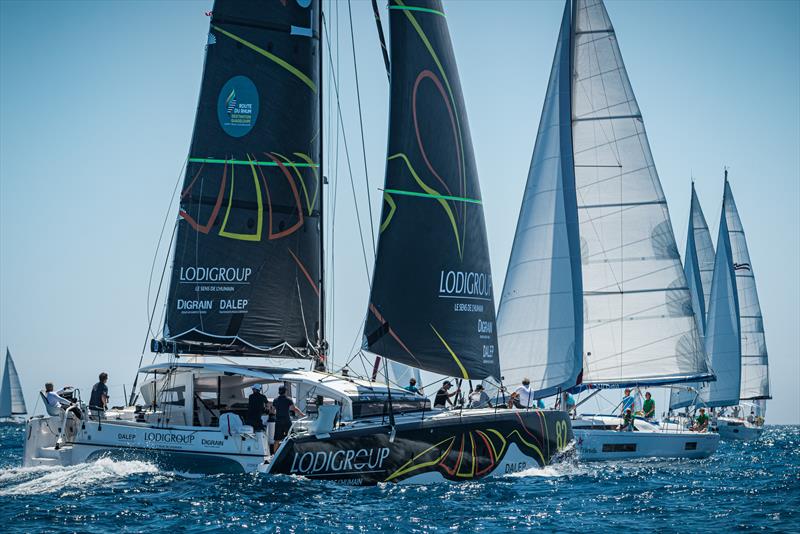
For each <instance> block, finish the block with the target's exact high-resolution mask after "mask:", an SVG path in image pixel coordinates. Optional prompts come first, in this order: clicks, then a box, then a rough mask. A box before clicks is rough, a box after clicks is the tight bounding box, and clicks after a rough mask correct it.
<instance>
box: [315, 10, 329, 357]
mask: <svg viewBox="0 0 800 534" xmlns="http://www.w3.org/2000/svg"><path fill="white" fill-rule="evenodd" d="M322 3H323V2H322V0H320V2H319V14H318V17H317V27H318V37H317V65H318V66H317V69H318V72H319V91H317V95H318V96H319V103H318V106H319V155H320V158H319V176H318V179H319V185H318V186H317V187H318V190H319V318H318V321H319V333H318V339H317V352H318V356H317V357H318V365H320V364H321V366H322V369H323V370H325V369H326V368H327V366H328V342H327V340H326V339H325V213H324V212H323V209H322V208H323V202H324V200H325V145H324V138H323V134H324V131H325V128H323V125H324V116H325V114H324V109H323V97H322V95H323V90H322V89H323V88H322V80H323V78H324V76H323V75H322V73H323V70H322V66H323V64H324V63H323V61H322V56H323V53H324V52H323V49H324V47H323V46H322V43H323V40H324V36H323V35H322V33H323V31H324V27H323V14H322Z"/></svg>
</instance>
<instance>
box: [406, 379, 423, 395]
mask: <svg viewBox="0 0 800 534" xmlns="http://www.w3.org/2000/svg"><path fill="white" fill-rule="evenodd" d="M403 389H405V390H406V391H410V392H411V393H416V394H417V395H420V394H421V393H420V390H419V388H418V387H417V379H416V378H414V377H413V376H412V377H411V378H409V379H408V385H407V386H406V387H404V388H403Z"/></svg>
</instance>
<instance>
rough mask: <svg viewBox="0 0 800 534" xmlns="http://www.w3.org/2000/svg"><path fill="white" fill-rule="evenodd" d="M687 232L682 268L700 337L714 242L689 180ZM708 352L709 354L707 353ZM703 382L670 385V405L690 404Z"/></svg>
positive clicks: (708, 294)
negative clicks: (690, 196)
mask: <svg viewBox="0 0 800 534" xmlns="http://www.w3.org/2000/svg"><path fill="white" fill-rule="evenodd" d="M687 234H688V235H687V236H686V255H685V256H684V259H683V272H684V274H685V275H686V282H687V283H688V285H689V293H690V294H691V296H692V310H693V311H694V319H695V323H696V324H697V330H698V332H699V334H700V338H701V339H702V338H704V337H705V335H706V315H707V312H708V306H709V298H710V295H711V281H712V279H713V277H714V244H713V243H712V241H711V233H710V232H709V231H708V224H707V223H706V218H705V215H703V209H702V208H701V207H700V200H699V199H698V198H697V192H696V191H695V189H694V182H692V198H691V203H690V205H689V230H688V232H687ZM706 356H708V354H706ZM701 386H702V384H700V383H698V382H693V383H691V384H686V387H684V388H680V389H678V388H673V389H672V390H671V392H670V398H669V408H670V410H677V409H680V408H684V407H686V406H690V405H692V404H693V403H694V401H695V399H696V398H697V392H698V391H699V389H700V387H701Z"/></svg>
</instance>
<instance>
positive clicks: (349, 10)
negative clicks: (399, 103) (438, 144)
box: [347, 0, 375, 256]
mask: <svg viewBox="0 0 800 534" xmlns="http://www.w3.org/2000/svg"><path fill="white" fill-rule="evenodd" d="M347 13H348V15H349V17H350V46H351V47H352V49H353V72H354V73H355V78H356V80H355V81H356V101H357V102H358V125H359V127H360V128H361V154H362V157H363V158H364V183H365V184H366V194H367V209H368V210H369V231H370V235H371V236H372V255H373V256H375V228H374V227H375V225H374V224H373V221H374V219H373V218H372V201H371V200H370V198H369V197H370V189H369V172H368V171H367V147H366V143H365V141H364V119H363V116H362V112H361V89H360V88H359V83H358V59H357V57H356V40H355V35H354V34H353V9H352V7H351V3H350V0H347Z"/></svg>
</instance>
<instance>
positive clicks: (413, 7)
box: [389, 6, 444, 17]
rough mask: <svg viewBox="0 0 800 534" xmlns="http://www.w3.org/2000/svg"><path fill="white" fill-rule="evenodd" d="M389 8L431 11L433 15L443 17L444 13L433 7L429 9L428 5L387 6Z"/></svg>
mask: <svg viewBox="0 0 800 534" xmlns="http://www.w3.org/2000/svg"><path fill="white" fill-rule="evenodd" d="M389 9H399V10H402V11H420V12H422V13H433V14H434V15H440V16H442V17H444V13H442V12H441V11H437V10H435V9H430V8H428V7H415V6H389Z"/></svg>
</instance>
